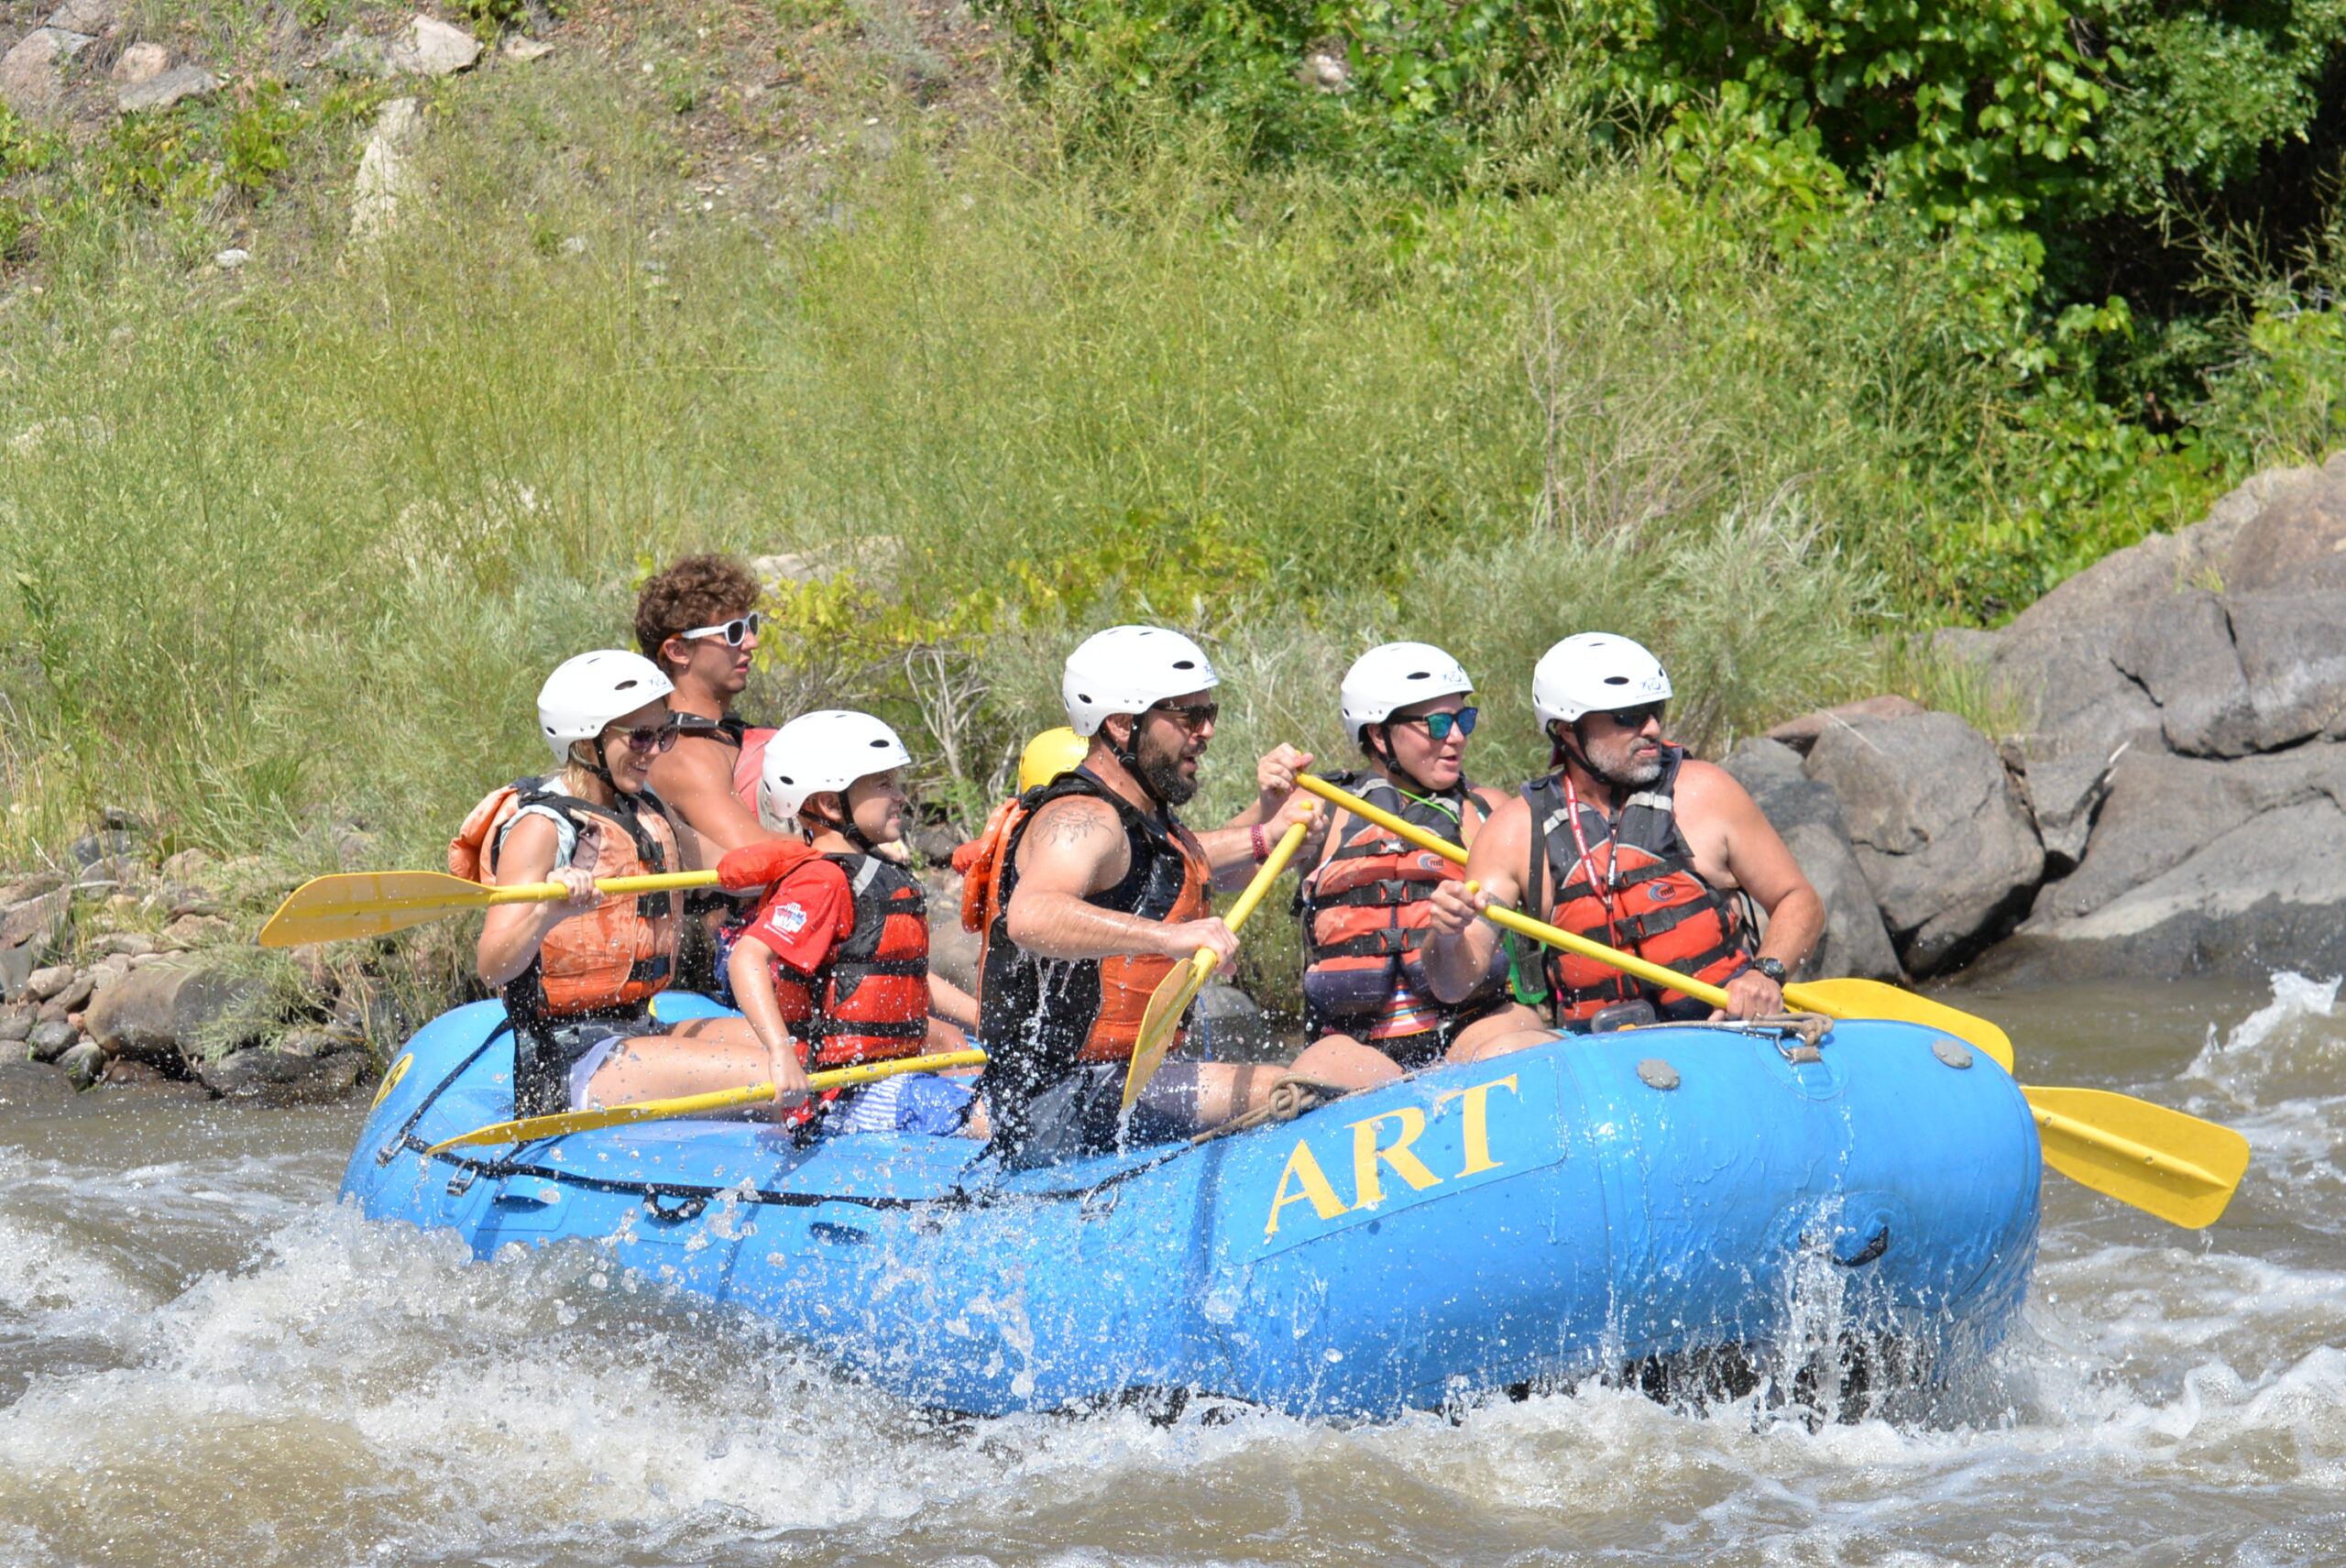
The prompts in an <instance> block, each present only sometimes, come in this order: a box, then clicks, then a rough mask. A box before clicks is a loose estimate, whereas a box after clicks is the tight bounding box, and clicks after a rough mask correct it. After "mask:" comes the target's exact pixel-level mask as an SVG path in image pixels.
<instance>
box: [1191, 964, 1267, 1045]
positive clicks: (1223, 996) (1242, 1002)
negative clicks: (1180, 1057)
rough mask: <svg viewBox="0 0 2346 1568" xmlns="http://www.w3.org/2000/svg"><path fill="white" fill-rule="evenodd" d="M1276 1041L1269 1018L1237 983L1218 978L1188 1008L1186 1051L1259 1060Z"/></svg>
mask: <svg viewBox="0 0 2346 1568" xmlns="http://www.w3.org/2000/svg"><path fill="white" fill-rule="evenodd" d="M1276 1043H1277V1042H1276V1041H1274V1040H1273V1038H1272V1036H1271V1024H1270V1020H1269V1019H1268V1018H1266V1017H1265V1016H1264V1015H1263V1010H1262V1008H1261V1007H1259V1006H1257V1005H1256V1004H1255V999H1254V998H1253V997H1251V996H1249V995H1247V994H1246V993H1245V992H1244V991H1241V990H1240V989H1238V987H1236V986H1234V985H1222V984H1220V983H1218V982H1217V983H1213V984H1209V985H1207V986H1206V987H1205V988H1204V989H1202V990H1200V992H1198V999H1197V1001H1196V1003H1193V1004H1192V1006H1191V1008H1190V1011H1189V1044H1188V1046H1187V1047H1185V1051H1186V1053H1187V1054H1189V1055H1193V1056H1199V1057H1204V1058H1208V1059H1211V1060H1220V1061H1260V1060H1263V1059H1264V1058H1266V1057H1268V1056H1269V1055H1270V1054H1271V1051H1272V1047H1274V1045H1275V1044H1276Z"/></svg>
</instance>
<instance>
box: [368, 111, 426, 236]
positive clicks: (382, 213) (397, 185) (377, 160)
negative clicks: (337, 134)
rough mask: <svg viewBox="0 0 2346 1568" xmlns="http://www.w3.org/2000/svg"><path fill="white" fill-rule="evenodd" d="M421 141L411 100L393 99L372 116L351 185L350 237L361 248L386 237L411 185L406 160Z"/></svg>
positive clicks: (419, 124)
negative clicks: (372, 124) (371, 126)
mask: <svg viewBox="0 0 2346 1568" xmlns="http://www.w3.org/2000/svg"><path fill="white" fill-rule="evenodd" d="M422 137H423V117H422V115H420V114H418V113H417V112H416V106H415V100H414V99H412V98H393V99H391V100H390V101H389V102H388V103H386V104H384V105H383V106H382V107H381V108H380V109H378V111H376V115H375V131H374V134H373V135H372V136H370V137H367V148H366V150H365V151H364V152H362V153H360V154H359V157H358V178H357V179H356V181H354V182H353V184H352V188H351V198H350V237H351V239H352V241H353V242H354V243H356V244H360V245H365V244H369V243H371V242H373V241H375V240H378V239H380V238H381V237H382V236H384V235H386V234H389V232H390V230H391V227H392V225H393V224H395V223H396V222H397V221H398V218H399V206H400V201H401V200H402V199H403V198H404V197H405V196H407V195H408V194H409V192H410V191H411V188H412V186H413V184H414V178H415V177H414V174H413V172H412V170H411V168H410V159H411V154H412V153H413V152H414V149H415V145H416V143H417V142H419V141H421V140H422Z"/></svg>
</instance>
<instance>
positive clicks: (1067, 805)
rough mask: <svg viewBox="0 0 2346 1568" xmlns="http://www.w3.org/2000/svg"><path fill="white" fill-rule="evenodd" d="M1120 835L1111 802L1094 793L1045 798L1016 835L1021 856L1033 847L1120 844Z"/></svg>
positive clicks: (1075, 849)
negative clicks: (1024, 827)
mask: <svg viewBox="0 0 2346 1568" xmlns="http://www.w3.org/2000/svg"><path fill="white" fill-rule="evenodd" d="M1123 842H1124V829H1123V828H1122V826H1121V825H1120V824H1119V823H1118V822H1117V820H1116V808H1115V807H1114V806H1110V805H1109V804H1108V803H1107V802H1106V801H1104V800H1102V799H1100V798H1098V797H1097V796H1095V795H1061V796H1060V797H1059V798H1058V799H1057V800H1052V801H1046V802H1045V803H1044V804H1043V806H1041V808H1040V809H1038V810H1037V811H1036V813H1035V817H1034V820H1033V821H1031V822H1029V823H1028V824H1027V825H1026V830H1025V832H1024V833H1022V834H1020V835H1019V839H1018V852H1019V858H1020V859H1021V860H1024V859H1025V858H1026V857H1027V856H1028V855H1030V854H1033V853H1034V852H1036V850H1040V851H1042V852H1044V853H1081V852H1085V851H1087V850H1098V849H1101V848H1102V847H1103V846H1105V845H1108V844H1111V843H1113V844H1122V843H1123Z"/></svg>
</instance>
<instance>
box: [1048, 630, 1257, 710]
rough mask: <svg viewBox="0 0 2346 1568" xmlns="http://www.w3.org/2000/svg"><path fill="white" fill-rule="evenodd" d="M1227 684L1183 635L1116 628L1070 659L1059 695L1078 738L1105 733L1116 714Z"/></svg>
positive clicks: (1092, 638)
mask: <svg viewBox="0 0 2346 1568" xmlns="http://www.w3.org/2000/svg"><path fill="white" fill-rule="evenodd" d="M1221 684H1222V677H1221V676H1220V675H1217V674H1214V673H1213V665H1212V664H1211V663H1209V662H1208V661H1207V659H1206V654H1205V650H1204V649H1202V648H1200V647H1199V646H1198V645H1197V644H1196V643H1194V642H1192V641H1189V639H1188V638H1186V637H1184V636H1182V635H1181V634H1180V633H1179V632H1178V631H1167V630H1164V629H1163V628H1162V627H1156V626H1112V627H1110V628H1108V630H1105V631H1095V632H1093V633H1092V634H1091V636H1089V637H1087V638H1085V639H1084V640H1083V642H1082V644H1081V645H1080V647H1078V648H1077V649H1076V651H1075V652H1072V653H1069V655H1068V656H1067V674H1066V675H1065V676H1064V677H1062V678H1061V680H1060V681H1059V695H1060V696H1062V697H1065V698H1066V699H1067V721H1068V725H1069V728H1071V729H1074V731H1075V732H1076V733H1077V734H1078V735H1083V736H1091V735H1097V734H1098V733H1100V721H1101V720H1102V719H1103V718H1107V717H1108V716H1109V715H1110V714H1112V713H1135V714H1136V713H1139V712H1141V711H1143V710H1144V709H1146V708H1147V707H1149V706H1150V705H1151V704H1153V703H1159V702H1163V701H1164V700H1165V699H1166V698H1167V697H1168V696H1181V695H1182V694H1183V693H1184V692H1194V691H1204V690H1206V689H1207V688H1208V687H1211V686H1218V685H1221Z"/></svg>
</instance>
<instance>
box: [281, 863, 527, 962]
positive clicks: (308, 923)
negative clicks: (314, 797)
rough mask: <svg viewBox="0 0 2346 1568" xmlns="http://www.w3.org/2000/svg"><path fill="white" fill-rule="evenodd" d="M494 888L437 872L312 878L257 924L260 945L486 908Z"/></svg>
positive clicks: (332, 937)
mask: <svg viewBox="0 0 2346 1568" xmlns="http://www.w3.org/2000/svg"><path fill="white" fill-rule="evenodd" d="M496 892H497V890H496V889H495V888H493V887H483V886H482V885H481V884H480V883H477V882H466V880H465V879H464V878H463V877H457V876H449V875H447V874H445V873H444V872H345V873H344V874H343V875H340V876H322V877H313V878H312V879H311V880H310V881H308V882H305V883H302V884H301V886H300V887H297V888H295V889H294V890H293V892H292V894H291V896H290V897H288V898H287V899H286V900H285V902H284V903H283V904H281V905H278V909H277V913H276V914H274V915H272V916H269V924H268V925H266V926H263V927H261V928H260V945H261V946H262V947H264V948H293V947H301V946H303V945H305V944H307V943H311V942H338V941H341V940H343V939H344V938H349V937H379V936H381V935H382V934H383V933H384V932H386V931H397V930H400V929H402V928H404V927H409V926H421V925H422V924H424V923H425V922H426V921H430V920H438V919H441V918H443V917H444V916H450V915H457V914H461V913H463V912H464V911H465V910H467V909H486V908H488V901H489V899H490V897H491V896H492V895H493V894H495V893H496Z"/></svg>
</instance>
